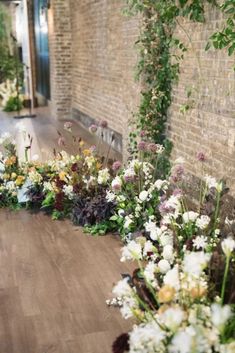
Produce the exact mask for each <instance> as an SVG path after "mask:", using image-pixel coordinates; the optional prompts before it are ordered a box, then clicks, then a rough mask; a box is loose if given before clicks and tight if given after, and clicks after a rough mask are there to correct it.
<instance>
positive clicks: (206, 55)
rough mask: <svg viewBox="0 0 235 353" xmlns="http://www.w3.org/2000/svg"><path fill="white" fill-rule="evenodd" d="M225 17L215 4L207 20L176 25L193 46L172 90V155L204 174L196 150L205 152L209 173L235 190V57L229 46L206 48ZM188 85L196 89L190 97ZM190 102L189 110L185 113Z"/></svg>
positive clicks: (180, 34) (206, 170) (195, 172)
mask: <svg viewBox="0 0 235 353" xmlns="http://www.w3.org/2000/svg"><path fill="white" fill-rule="evenodd" d="M222 20H223V19H222V16H221V14H220V13H218V12H217V10H213V11H212V10H211V9H210V11H207V16H206V23H205V24H192V23H189V22H187V21H185V20H183V21H181V26H178V28H177V36H178V37H180V38H181V39H182V40H183V41H184V42H185V43H187V47H188V48H189V50H188V52H187V53H186V55H185V59H184V61H183V62H182V65H181V73H180V79H179V83H178V85H176V86H175V87H174V91H173V104H172V106H171V109H170V111H169V117H170V119H169V136H170V138H171V140H172V141H173V143H174V149H173V154H172V159H175V158H177V157H179V156H182V157H184V159H185V161H186V169H187V171H188V172H189V173H191V174H193V175H196V176H199V177H200V175H201V168H200V167H199V166H198V163H195V155H196V153H197V152H198V151H203V152H205V153H206V155H207V157H208V162H207V163H206V164H205V167H204V168H205V171H204V172H205V173H208V174H211V175H213V176H215V177H217V178H224V179H226V180H227V181H228V186H229V187H230V188H231V193H232V194H233V195H235V100H234V97H235V72H234V71H233V66H234V65H235V59H234V56H232V57H230V58H229V57H228V55H227V52H226V51H219V50H211V51H209V52H205V46H206V43H207V39H208V38H209V37H210V35H211V34H212V33H214V32H215V31H216V29H217V28H220V27H221V25H222ZM188 37H189V38H190V39H191V41H189V38H188ZM187 90H188V91H189V90H191V91H192V95H191V97H190V98H189V99H188V98H187ZM186 105H189V110H188V111H186V112H185V113H184V114H182V113H181V112H180V110H182V107H184V106H186Z"/></svg>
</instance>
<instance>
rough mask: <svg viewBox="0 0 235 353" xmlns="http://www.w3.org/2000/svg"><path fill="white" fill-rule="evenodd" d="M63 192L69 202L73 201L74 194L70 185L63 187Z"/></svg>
mask: <svg viewBox="0 0 235 353" xmlns="http://www.w3.org/2000/svg"><path fill="white" fill-rule="evenodd" d="M63 191H64V194H65V195H66V196H67V197H68V199H69V200H73V198H74V196H75V194H74V191H73V186H72V185H64V186H63Z"/></svg>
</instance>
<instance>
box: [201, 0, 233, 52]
mask: <svg viewBox="0 0 235 353" xmlns="http://www.w3.org/2000/svg"><path fill="white" fill-rule="evenodd" d="M220 9H221V10H222V12H223V13H224V14H225V15H226V16H227V19H226V23H225V25H224V27H223V28H222V29H221V30H219V31H217V32H215V33H214V34H213V35H212V36H211V37H210V42H209V43H208V44H207V46H206V50H208V49H209V48H210V47H211V45H213V47H214V48H215V49H224V48H226V49H227V51H228V55H229V56H231V55H232V54H233V53H234V51H235V2H234V0H226V1H224V2H223V4H222V5H221V6H220Z"/></svg>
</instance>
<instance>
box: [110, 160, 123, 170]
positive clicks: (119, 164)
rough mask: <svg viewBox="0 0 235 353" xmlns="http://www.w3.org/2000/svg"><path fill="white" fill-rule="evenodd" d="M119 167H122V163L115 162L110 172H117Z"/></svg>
mask: <svg viewBox="0 0 235 353" xmlns="http://www.w3.org/2000/svg"><path fill="white" fill-rule="evenodd" d="M121 166H122V163H121V162H120V161H116V162H114V163H113V165H112V170H113V171H114V172H117V171H118V170H119V169H120V168H121Z"/></svg>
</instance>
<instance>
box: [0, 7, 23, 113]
mask: <svg viewBox="0 0 235 353" xmlns="http://www.w3.org/2000/svg"><path fill="white" fill-rule="evenodd" d="M11 30H12V26H11V20H10V16H9V15H8V13H7V11H6V8H5V6H4V4H0V104H1V106H2V107H3V108H4V110H5V111H16V110H19V108H20V109H21V108H22V96H21V95H20V96H19V97H18V95H17V86H18V88H19V90H21V88H22V86H23V65H22V63H21V61H20V59H19V55H18V48H17V47H16V45H15V44H14V42H13V40H12V36H11Z"/></svg>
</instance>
